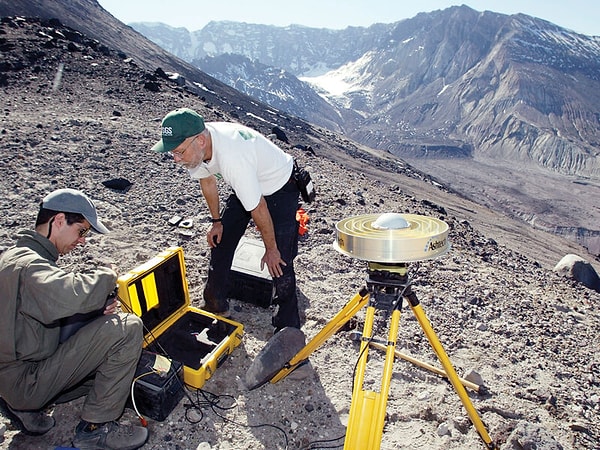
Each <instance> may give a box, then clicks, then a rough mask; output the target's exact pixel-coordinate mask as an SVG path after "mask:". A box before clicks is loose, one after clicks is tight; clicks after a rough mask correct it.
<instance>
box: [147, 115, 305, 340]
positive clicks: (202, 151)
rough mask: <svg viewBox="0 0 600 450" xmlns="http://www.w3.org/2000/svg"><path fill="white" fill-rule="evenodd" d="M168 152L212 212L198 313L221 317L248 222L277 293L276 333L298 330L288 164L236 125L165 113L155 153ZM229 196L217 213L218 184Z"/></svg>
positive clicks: (294, 202) (293, 198) (293, 199)
mask: <svg viewBox="0 0 600 450" xmlns="http://www.w3.org/2000/svg"><path fill="white" fill-rule="evenodd" d="M152 149H153V150H155V151H157V152H163V153H164V152H171V154H172V155H173V158H174V159H175V162H176V163H178V164H181V165H183V166H184V167H186V168H187V169H188V171H189V173H190V176H191V177H192V178H195V179H199V180H200V187H201V189H202V194H203V195H204V198H205V199H206V203H207V205H208V209H209V211H210V215H211V217H210V220H211V222H212V227H211V228H210V230H209V231H208V234H207V240H208V245H209V246H210V248H211V257H210V266H209V271H208V280H207V283H206V287H205V289H204V301H205V306H204V309H205V310H207V311H210V312H213V313H215V314H220V315H227V314H228V313H229V302H228V300H227V293H228V291H229V286H230V281H229V280H230V269H231V263H232V261H233V256H234V253H235V249H236V247H237V245H238V242H239V240H240V239H241V237H242V236H243V235H244V233H245V231H246V228H247V226H248V223H249V222H250V219H252V220H253V221H254V223H255V224H256V227H257V228H258V230H259V231H260V234H261V236H262V240H263V242H264V245H265V253H264V255H263V257H262V259H261V269H262V268H263V267H264V266H265V265H266V266H267V268H268V270H269V273H270V274H271V276H272V277H273V283H274V286H275V297H274V299H273V302H274V303H275V305H276V306H277V307H276V312H275V314H274V316H273V326H274V327H275V332H277V331H279V330H280V329H282V328H284V327H294V328H300V318H299V315H298V299H297V296H296V274H295V273H294V258H295V257H296V255H297V253H298V222H297V221H296V211H297V209H298V195H299V191H298V187H297V186H296V183H295V181H294V177H293V166H294V160H293V158H292V157H291V156H290V155H288V154H287V153H285V152H284V151H283V150H281V149H280V148H279V147H277V146H276V145H275V144H273V143H272V142H271V141H270V140H269V139H267V138H266V137H264V136H263V135H261V134H260V133H258V132H256V131H254V130H252V129H250V128H248V127H245V126H243V125H240V124H237V123H229V122H207V123H205V122H204V119H203V118H202V116H200V115H199V114H198V113H196V112H195V111H193V110H191V109H188V108H181V109H177V110H175V111H171V112H170V113H168V114H167V115H166V116H165V117H164V119H163V121H162V138H161V140H160V141H159V142H158V143H156V144H155V145H154V146H153V147H152ZM218 178H219V179H220V178H222V179H224V180H225V181H226V182H227V183H228V184H229V185H230V186H231V188H232V189H233V194H231V195H230V196H229V198H228V199H227V201H226V202H225V208H224V209H223V213H222V214H221V212H220V204H219V193H218V189H217V179H218Z"/></svg>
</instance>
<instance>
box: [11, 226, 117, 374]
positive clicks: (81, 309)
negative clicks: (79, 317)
mask: <svg viewBox="0 0 600 450" xmlns="http://www.w3.org/2000/svg"><path fill="white" fill-rule="evenodd" d="M58 257H59V254H58V251H57V249H56V247H55V246H54V244H52V242H50V241H49V240H48V239H46V238H45V237H44V236H42V235H41V234H39V233H37V232H35V231H23V232H21V233H20V237H19V239H18V241H17V243H16V245H15V246H14V247H11V248H10V249H8V250H6V251H5V252H4V253H3V254H2V256H1V257H0V375H1V373H2V369H4V368H8V367H9V366H11V367H14V365H15V364H23V363H29V362H35V361H41V360H44V359H46V358H48V357H49V356H50V355H52V354H53V353H54V352H55V351H56V349H57V348H58V345H59V335H60V326H59V320H60V319H61V318H64V317H69V316H72V315H73V314H76V313H87V312H91V311H94V310H98V309H100V308H102V307H103V306H104V304H105V302H106V298H107V296H108V295H109V294H110V293H111V291H112V290H113V289H114V288H115V283H116V274H115V273H114V272H113V271H112V270H111V269H109V268H98V269H96V270H93V271H91V272H89V273H70V272H65V271H64V270H62V269H61V268H59V267H58V266H57V264H56V261H57V260H58ZM0 381H1V380H0ZM0 384H2V383H0Z"/></svg>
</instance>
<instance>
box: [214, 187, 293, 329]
mask: <svg viewBox="0 0 600 450" xmlns="http://www.w3.org/2000/svg"><path fill="white" fill-rule="evenodd" d="M298 194H299V192H298V188H297V187H296V184H295V183H294V182H288V183H286V184H285V185H284V186H283V187H282V188H281V189H279V190H278V191H277V192H275V193H274V194H272V195H269V196H267V197H265V200H266V201H267V206H268V208H269V213H270V214H271V219H272V221H273V227H274V229H275V239H276V241H277V248H278V249H279V253H280V254H281V259H283V260H284V261H285V262H286V264H287V265H286V266H282V270H283V275H282V276H280V277H277V278H274V279H273V284H274V286H275V296H274V298H273V303H274V304H276V305H277V312H276V314H275V315H274V316H273V326H274V327H275V328H276V329H281V328H284V327H294V328H300V317H299V315H298V298H297V296H296V274H295V272H294V258H295V257H296V255H297V254H298V222H297V221H296V211H297V209H298ZM250 219H251V215H250V212H248V211H246V210H245V209H244V207H243V206H242V203H241V202H240V201H239V199H238V198H237V196H236V195H235V194H232V195H230V196H229V198H228V199H227V202H226V204H225V210H224V211H223V215H222V224H223V235H222V237H221V242H220V243H219V245H217V246H216V247H214V248H213V249H212V250H211V254H210V266H209V269H208V280H207V282H206V287H205V288H204V301H205V302H206V309H207V310H209V311H214V312H221V311H224V310H226V309H227V307H228V302H227V294H228V292H229V288H230V286H231V283H230V279H231V263H232V262H233V256H234V253H235V249H236V247H237V245H238V243H239V241H240V239H241V238H242V236H243V235H244V233H245V232H246V228H247V227H248V223H249V222H250Z"/></svg>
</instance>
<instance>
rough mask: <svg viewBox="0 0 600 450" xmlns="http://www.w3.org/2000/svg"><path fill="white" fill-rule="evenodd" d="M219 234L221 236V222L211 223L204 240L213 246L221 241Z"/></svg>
mask: <svg viewBox="0 0 600 450" xmlns="http://www.w3.org/2000/svg"><path fill="white" fill-rule="evenodd" d="M221 236H223V224H222V223H221V222H215V223H213V225H212V227H210V230H208V233H206V240H207V241H208V246H209V247H210V248H215V247H216V246H217V245H218V244H220V243H221Z"/></svg>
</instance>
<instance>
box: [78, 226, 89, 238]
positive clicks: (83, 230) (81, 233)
mask: <svg viewBox="0 0 600 450" xmlns="http://www.w3.org/2000/svg"><path fill="white" fill-rule="evenodd" d="M90 231H92V227H89V228H80V229H79V237H80V238H83V237H86V236H87V235H88V234H90Z"/></svg>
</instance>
